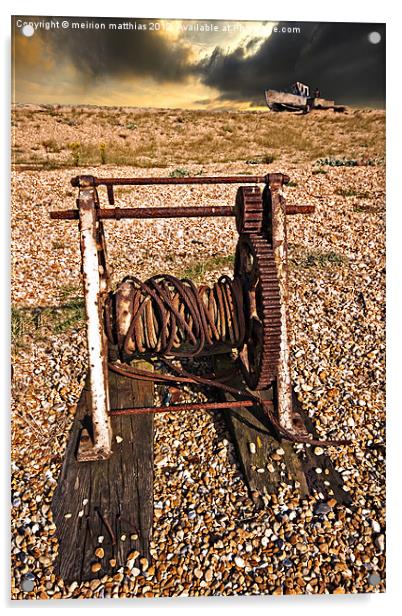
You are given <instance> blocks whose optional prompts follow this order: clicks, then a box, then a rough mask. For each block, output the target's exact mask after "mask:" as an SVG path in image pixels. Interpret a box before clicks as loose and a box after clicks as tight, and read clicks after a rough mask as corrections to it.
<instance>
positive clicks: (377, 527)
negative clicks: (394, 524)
mask: <svg viewBox="0 0 402 616" xmlns="http://www.w3.org/2000/svg"><path fill="white" fill-rule="evenodd" d="M371 528H372V529H373V531H374V532H375V533H380V532H381V526H380V525H379V523H378V522H377V521H376V520H371Z"/></svg>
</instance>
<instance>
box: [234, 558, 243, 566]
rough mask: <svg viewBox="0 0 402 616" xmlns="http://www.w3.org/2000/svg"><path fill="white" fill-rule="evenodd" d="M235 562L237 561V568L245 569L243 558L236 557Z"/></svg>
mask: <svg viewBox="0 0 402 616" xmlns="http://www.w3.org/2000/svg"><path fill="white" fill-rule="evenodd" d="M234 561H235V563H236V565H237V567H244V566H245V563H244V560H243V559H242V557H241V556H236V557H235V559H234Z"/></svg>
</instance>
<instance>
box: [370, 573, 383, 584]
mask: <svg viewBox="0 0 402 616" xmlns="http://www.w3.org/2000/svg"><path fill="white" fill-rule="evenodd" d="M380 582H381V577H380V576H379V575H378V573H371V574H370V575H369V577H368V583H369V584H370V586H377V585H378V584H379V583H380Z"/></svg>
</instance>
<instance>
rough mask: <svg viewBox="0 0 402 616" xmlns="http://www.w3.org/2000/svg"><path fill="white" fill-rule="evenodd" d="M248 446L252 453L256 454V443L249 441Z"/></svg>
mask: <svg viewBox="0 0 402 616" xmlns="http://www.w3.org/2000/svg"><path fill="white" fill-rule="evenodd" d="M248 448H249V451H250V453H251V454H254V453H255V452H256V451H257V449H256V446H255V443H249V444H248Z"/></svg>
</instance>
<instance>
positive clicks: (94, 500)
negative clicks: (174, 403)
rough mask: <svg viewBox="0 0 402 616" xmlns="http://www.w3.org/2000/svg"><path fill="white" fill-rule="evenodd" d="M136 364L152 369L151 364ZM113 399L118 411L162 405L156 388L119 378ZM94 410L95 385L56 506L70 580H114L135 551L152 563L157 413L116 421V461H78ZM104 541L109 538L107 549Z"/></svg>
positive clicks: (81, 410) (60, 566)
mask: <svg viewBox="0 0 402 616" xmlns="http://www.w3.org/2000/svg"><path fill="white" fill-rule="evenodd" d="M136 365H137V367H139V368H142V369H148V370H149V369H150V366H149V364H146V363H145V362H138V363H137V364H136ZM109 395H110V403H111V408H130V407H133V406H143V405H146V406H149V405H153V403H154V392H153V383H152V382H149V381H148V382H144V381H137V380H133V379H127V378H125V377H122V376H120V375H117V374H115V373H112V372H111V373H110V374H109ZM89 409H90V390H89V385H88V381H87V384H86V386H85V388H84V390H83V392H82V395H81V398H80V401H79V403H78V406H77V412H76V416H75V419H74V423H73V426H72V429H71V432H70V437H69V442H68V445H67V450H66V454H65V458H64V463H63V468H62V471H61V475H60V478H59V482H58V486H57V488H56V491H55V494H54V497H53V502H52V511H53V517H54V520H55V523H56V526H57V538H58V540H59V555H58V559H57V562H56V570H57V572H58V574H59V575H60V576H61V577H62V578H63V579H64V580H66V581H71V580H86V579H92V578H95V577H102V576H103V575H105V573H108V574H113V573H114V572H115V571H116V570H117V569H118V568H119V567H120V566H122V565H124V564H125V562H126V559H127V555H128V553H129V552H131V551H133V550H138V551H139V552H140V554H141V556H145V557H146V558H148V559H150V554H149V542H150V539H151V534H152V518H153V415H151V414H150V415H139V416H134V415H128V416H116V417H112V429H113V455H112V456H111V457H110V458H109V459H108V460H101V461H96V462H78V461H77V459H76V450H77V444H78V441H79V436H80V433H81V430H82V428H83V426H89V423H90V422H89ZM116 437H117V438H116ZM99 537H103V538H104V539H103V542H102V543H100V542H99ZM99 547H102V548H103V550H104V556H103V557H101V558H99V557H97V556H95V550H96V549H97V548H99ZM110 561H112V564H111V563H110ZM113 561H116V562H115V564H113ZM95 563H100V565H101V568H100V569H99V571H97V572H95V571H93V570H92V569H93V565H94V564H95Z"/></svg>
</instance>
